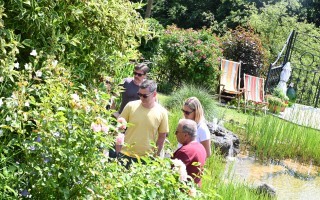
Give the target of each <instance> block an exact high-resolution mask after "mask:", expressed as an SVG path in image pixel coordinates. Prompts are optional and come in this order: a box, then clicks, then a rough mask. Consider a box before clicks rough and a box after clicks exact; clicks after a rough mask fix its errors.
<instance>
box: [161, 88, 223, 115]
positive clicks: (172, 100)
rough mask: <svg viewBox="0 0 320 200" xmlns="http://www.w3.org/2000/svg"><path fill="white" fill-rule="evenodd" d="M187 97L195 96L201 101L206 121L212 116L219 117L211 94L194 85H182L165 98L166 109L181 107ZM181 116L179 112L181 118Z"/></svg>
mask: <svg viewBox="0 0 320 200" xmlns="http://www.w3.org/2000/svg"><path fill="white" fill-rule="evenodd" d="M189 97H197V98H198V99H199V101H200V102H201V105H202V107H203V110H204V114H205V117H206V120H207V121H212V120H213V118H220V117H221V116H219V113H218V110H217V104H216V102H215V101H214V100H213V98H212V95H210V94H209V93H208V91H207V90H205V89H203V88H201V87H199V86H194V85H186V84H185V85H183V86H182V87H181V88H180V89H179V90H177V91H175V92H173V93H172V94H171V95H170V97H168V98H167V99H165V101H164V105H165V107H166V108H168V109H177V108H178V109H181V108H182V106H183V103H184V101H185V100H186V99H187V98H189ZM182 117H183V115H182V112H181V118H182Z"/></svg>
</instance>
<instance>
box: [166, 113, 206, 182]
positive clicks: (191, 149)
mask: <svg viewBox="0 0 320 200" xmlns="http://www.w3.org/2000/svg"><path fill="white" fill-rule="evenodd" d="M196 136H197V123H196V122H195V121H193V120H190V119H180V121H179V124H178V127H177V130H176V137H177V140H178V142H179V143H180V144H182V146H181V147H180V148H179V149H177V150H176V151H175V152H174V154H173V157H172V158H173V159H180V160H181V161H182V162H183V163H184V164H185V165H186V170H187V173H188V175H189V176H191V177H192V178H193V180H194V182H195V183H196V184H197V185H198V186H201V175H202V170H203V166H204V164H205V160H206V157H207V153H206V150H205V148H204V147H203V145H202V144H200V143H199V142H197V141H195V138H196Z"/></svg>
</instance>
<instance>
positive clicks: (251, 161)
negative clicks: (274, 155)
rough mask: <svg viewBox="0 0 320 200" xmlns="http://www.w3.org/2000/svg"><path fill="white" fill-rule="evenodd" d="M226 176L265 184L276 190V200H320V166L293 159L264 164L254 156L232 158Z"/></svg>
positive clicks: (251, 183) (250, 182)
mask: <svg viewBox="0 0 320 200" xmlns="http://www.w3.org/2000/svg"><path fill="white" fill-rule="evenodd" d="M227 160H228V161H227V168H226V169H227V170H226V173H225V174H226V176H227V174H229V175H228V176H227V177H229V179H230V178H232V179H233V180H236V181H241V182H245V183H248V184H250V185H252V186H254V187H257V186H259V185H262V184H263V183H266V184H268V185H270V186H272V187H273V188H274V189H275V190H276V195H277V199H281V200H283V199H290V200H294V199H308V200H318V199H320V167H317V166H314V165H312V163H310V164H308V165H306V164H301V163H299V162H297V161H294V160H282V161H269V162H268V163H267V164H266V163H261V162H259V161H257V160H256V159H255V158H254V157H250V156H244V155H242V154H240V155H238V156H237V157H231V158H230V157H229V159H227Z"/></svg>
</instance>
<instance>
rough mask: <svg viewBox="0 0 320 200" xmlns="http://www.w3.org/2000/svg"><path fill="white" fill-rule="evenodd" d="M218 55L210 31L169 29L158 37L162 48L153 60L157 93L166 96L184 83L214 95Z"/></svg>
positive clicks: (216, 42)
mask: <svg viewBox="0 0 320 200" xmlns="http://www.w3.org/2000/svg"><path fill="white" fill-rule="evenodd" d="M220 56H221V49H220V48H219V43H218V40H217V38H216V37H215V36H214V35H212V34H211V33H210V31H209V30H206V29H202V30H199V31H194V30H191V29H188V30H183V29H179V28H177V27H175V26H171V27H168V29H167V30H166V32H165V34H164V35H163V36H162V37H161V49H159V53H158V55H156V56H155V57H154V58H153V61H154V65H155V67H154V68H153V73H154V75H155V77H157V81H158V83H160V84H159V90H160V91H161V92H165V93H169V92H171V91H174V90H176V89H177V88H179V87H180V86H181V85H182V83H184V82H185V83H188V84H194V85H199V86H200V85H201V86H202V87H204V88H207V89H208V90H209V91H210V92H215V90H216V88H217V84H218V75H219V72H218V71H219V70H218V69H219V60H218V57H220Z"/></svg>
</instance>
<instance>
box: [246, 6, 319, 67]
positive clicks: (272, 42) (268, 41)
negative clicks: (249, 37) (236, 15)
mask: <svg viewBox="0 0 320 200" xmlns="http://www.w3.org/2000/svg"><path fill="white" fill-rule="evenodd" d="M292 11H294V12H301V6H300V5H299V4H290V3H288V2H285V1H281V2H278V3H276V4H274V5H271V4H270V5H266V6H265V7H263V8H261V9H260V11H259V12H256V13H254V14H252V15H251V16H250V20H249V24H250V26H251V27H252V28H253V29H254V30H255V32H257V33H259V35H260V37H261V41H262V43H263V46H264V47H265V48H267V49H268V51H269V52H270V54H271V55H272V57H270V58H269V63H272V62H274V60H275V58H276V56H277V55H278V53H279V52H280V51H281V49H282V47H283V45H284V44H285V41H286V40H287V37H288V36H289V34H290V32H291V31H292V30H296V31H298V32H300V33H306V32H307V33H308V35H315V36H319V35H320V30H319V28H316V27H315V26H314V25H313V24H308V23H305V22H301V21H299V19H298V17H297V15H293V14H292V13H290V12H292ZM308 40H310V39H308V38H305V39H304V42H306V43H307V45H305V44H297V45H299V46H298V47H296V48H298V49H299V51H300V52H305V51H306V50H307V49H312V48H315V49H317V47H316V45H317V44H316V43H314V42H311V41H308ZM298 58H300V56H299V55H297V56H294V57H292V58H291V59H293V60H292V62H295V60H296V59H298Z"/></svg>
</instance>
